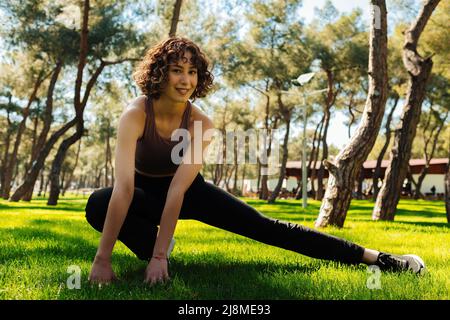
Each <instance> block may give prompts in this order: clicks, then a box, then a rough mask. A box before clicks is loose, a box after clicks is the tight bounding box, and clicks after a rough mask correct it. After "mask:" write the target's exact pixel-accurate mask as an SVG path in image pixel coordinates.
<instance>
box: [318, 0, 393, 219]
mask: <svg viewBox="0 0 450 320" xmlns="http://www.w3.org/2000/svg"><path fill="white" fill-rule="evenodd" d="M371 5H372V6H373V7H372V8H373V12H372V19H371V25H370V40H369V45H370V53H369V70H368V71H369V72H368V73H369V92H368V96H367V100H366V105H365V108H364V113H363V115H362V120H361V122H360V125H359V127H358V129H357V130H356V132H355V134H354V135H353V137H352V139H351V140H350V142H349V144H348V145H347V146H346V147H345V148H344V149H343V150H342V151H341V152H340V153H339V154H338V156H337V157H336V159H335V161H334V163H331V162H329V161H327V160H325V161H324V162H325V163H324V165H325V166H326V167H327V169H328V171H329V174H330V177H329V179H328V186H327V189H326V192H325V197H324V199H323V201H322V205H321V207H320V213H319V217H318V218H317V220H316V223H315V226H316V227H326V226H327V225H329V224H332V225H335V226H338V227H342V226H343V225H344V222H345V218H346V215H347V210H348V208H349V206H350V201H351V198H352V191H353V186H354V184H355V180H356V178H357V176H358V174H359V171H360V169H361V167H362V164H363V162H364V161H365V160H366V158H367V156H368V154H369V152H370V150H371V149H372V147H373V145H374V143H375V139H376V136H377V135H378V131H379V129H380V125H381V121H382V119H383V115H384V109H385V104H386V99H387V22H386V14H387V13H386V3H385V1H384V0H372V1H371ZM375 8H378V9H379V10H377V11H378V14H379V16H378V14H375V12H377V11H375ZM378 19H379V20H378ZM377 22H379V25H377ZM378 27H379V28H378Z"/></svg>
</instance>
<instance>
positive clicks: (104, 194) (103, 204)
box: [85, 187, 112, 231]
mask: <svg viewBox="0 0 450 320" xmlns="http://www.w3.org/2000/svg"><path fill="white" fill-rule="evenodd" d="M111 194H112V188H111V187H110V188H103V189H99V190H96V191H94V192H93V193H92V194H91V195H90V196H89V198H88V201H87V203H86V208H85V212H86V215H85V217H86V220H87V221H88V222H89V224H90V225H91V226H93V227H94V228H95V229H96V230H98V231H101V230H102V229H103V224H104V222H105V217H106V212H107V211H108V205H109V200H110V199H111Z"/></svg>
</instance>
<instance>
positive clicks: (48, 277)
mask: <svg viewBox="0 0 450 320" xmlns="http://www.w3.org/2000/svg"><path fill="white" fill-rule="evenodd" d="M243 200H244V201H246V202H247V203H249V204H250V205H252V206H254V207H255V208H256V209H257V210H259V211H260V212H262V213H263V214H266V215H268V216H271V217H273V218H276V219H280V220H287V221H290V222H293V223H299V224H302V225H306V226H308V227H313V225H314V220H315V219H316V217H317V213H318V211H319V207H320V203H319V202H318V201H309V206H308V208H307V209H306V210H304V209H303V208H301V203H300V202H299V201H295V200H281V201H278V202H277V203H276V204H275V205H269V204H267V203H266V202H264V201H260V200H255V199H247V198H243ZM86 201H87V199H86V197H85V198H82V197H78V198H77V197H75V196H73V195H71V196H70V197H68V198H64V199H62V201H60V202H59V203H58V206H56V207H48V206H46V199H38V200H33V201H32V202H30V203H27V202H18V203H14V202H8V201H5V200H0V219H1V223H0V299H63V300H64V299H449V298H450V296H449V291H450V264H449V261H450V232H449V225H448V224H447V222H446V218H445V208H444V204H443V202H431V201H423V200H419V201H414V200H402V201H401V202H400V204H399V207H398V212H397V215H396V218H395V221H394V222H380V221H379V222H374V221H372V220H371V212H372V208H373V203H372V202H371V201H353V202H352V206H351V209H350V210H349V212H348V216H347V220H346V223H345V226H344V228H342V229H337V228H333V227H329V228H327V229H325V230H324V232H327V233H330V234H333V235H336V236H339V237H343V238H345V239H348V240H350V241H353V242H356V243H358V244H360V245H362V246H365V247H368V248H374V249H379V250H383V251H387V252H392V253H415V254H418V255H420V256H422V257H423V258H424V260H425V261H426V262H427V265H428V269H429V273H428V274H427V275H426V276H424V277H416V276H414V275H411V274H391V273H382V275H381V278H380V286H381V287H380V288H379V289H369V288H368V287H367V281H368V279H369V278H370V276H371V275H372V274H371V273H368V271H367V268H366V266H364V265H359V266H347V265H342V264H339V263H336V262H329V261H322V260H316V259H312V258H309V257H306V256H303V255H300V254H297V253H295V252H290V251H286V250H283V249H279V248H276V247H272V246H267V245H265V244H262V243H258V242H256V241H253V240H251V239H247V238H244V237H241V236H238V235H234V234H232V233H229V232H226V231H223V230H220V229H217V228H214V227H210V226H207V225H205V224H202V223H200V222H197V221H190V220H189V221H186V220H182V221H179V223H178V226H177V230H176V234H175V237H176V240H177V243H176V246H175V250H174V251H173V255H172V258H171V264H170V274H171V278H172V280H171V281H170V282H169V283H167V284H161V285H157V286H155V287H148V286H146V285H144V284H143V283H142V280H143V273H144V270H145V267H146V263H145V262H143V261H140V260H138V259H137V258H136V257H135V256H134V255H133V254H132V253H131V252H130V251H129V250H128V249H127V248H126V247H125V246H124V245H123V244H122V243H120V242H119V243H117V245H116V247H115V249H114V255H113V266H114V270H115V272H116V274H117V275H118V277H119V278H120V281H119V282H117V283H114V284H111V285H109V286H107V287H103V288H101V289H99V288H98V287H96V286H91V285H89V284H88V282H87V277H88V274H89V270H90V266H91V261H92V258H93V257H94V255H95V252H96V248H97V245H98V241H99V238H100V235H99V233H98V232H96V231H95V230H93V229H92V228H91V227H90V226H89V225H88V224H87V222H86V221H85V218H84V206H85V203H86ZM306 245H307V244H306ZM71 265H75V266H78V267H79V268H80V270H81V289H73V290H70V289H69V288H67V285H66V284H67V279H68V277H69V276H70V275H71V274H70V273H68V271H67V270H68V267H69V266H71Z"/></svg>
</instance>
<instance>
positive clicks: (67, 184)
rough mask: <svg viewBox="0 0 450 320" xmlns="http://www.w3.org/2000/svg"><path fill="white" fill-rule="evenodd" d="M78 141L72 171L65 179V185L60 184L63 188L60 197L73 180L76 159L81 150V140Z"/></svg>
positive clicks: (76, 163)
mask: <svg viewBox="0 0 450 320" xmlns="http://www.w3.org/2000/svg"><path fill="white" fill-rule="evenodd" d="M79 141H80V142H79V143H78V148H77V154H76V155H75V164H74V165H73V168H72V170H70V173H69V177H68V178H67V181H66V183H65V184H62V185H63V186H64V187H63V190H62V196H64V195H65V193H66V191H67V190H68V189H69V188H70V185H71V184H72V180H73V176H74V173H75V170H76V168H77V165H78V159H79V158H80V150H81V139H80V140H79Z"/></svg>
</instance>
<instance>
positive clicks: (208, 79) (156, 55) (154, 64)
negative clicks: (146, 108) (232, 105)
mask: <svg viewBox="0 0 450 320" xmlns="http://www.w3.org/2000/svg"><path fill="white" fill-rule="evenodd" d="M186 51H189V52H190V53H191V54H192V58H191V63H192V64H193V65H194V66H195V67H196V68H197V75H198V84H197V87H196V88H195V90H194V92H193V93H192V95H191V97H190V98H192V99H193V100H194V101H195V98H200V97H205V96H206V94H207V93H208V91H209V90H210V89H211V88H212V84H213V80H214V76H213V75H212V73H211V72H209V71H208V66H209V61H208V58H207V57H206V55H205V54H204V53H203V52H202V51H201V50H200V48H199V47H198V46H197V45H196V44H195V43H194V42H192V41H191V40H189V39H186V38H181V37H170V38H168V39H166V40H164V41H161V42H160V43H158V44H157V45H155V46H154V47H152V48H150V49H149V50H148V51H147V52H146V54H145V56H144V59H143V60H142V61H141V63H140V64H139V65H138V67H137V69H136V71H135V73H134V74H133V77H134V80H135V81H136V84H137V85H138V86H139V88H140V89H141V91H142V93H143V94H145V95H146V96H148V97H151V98H154V99H158V98H159V97H160V96H161V89H162V86H163V85H164V83H165V82H166V81H167V78H168V69H169V64H171V63H174V62H177V61H179V60H182V59H183V56H184V53H185V52H186Z"/></svg>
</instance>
